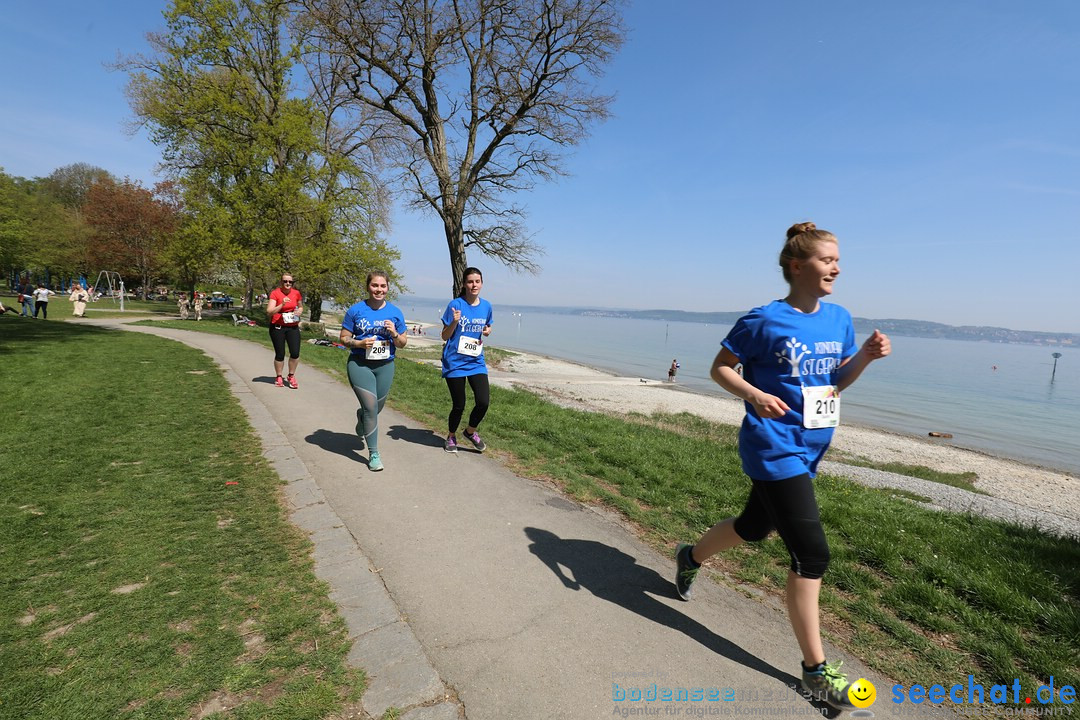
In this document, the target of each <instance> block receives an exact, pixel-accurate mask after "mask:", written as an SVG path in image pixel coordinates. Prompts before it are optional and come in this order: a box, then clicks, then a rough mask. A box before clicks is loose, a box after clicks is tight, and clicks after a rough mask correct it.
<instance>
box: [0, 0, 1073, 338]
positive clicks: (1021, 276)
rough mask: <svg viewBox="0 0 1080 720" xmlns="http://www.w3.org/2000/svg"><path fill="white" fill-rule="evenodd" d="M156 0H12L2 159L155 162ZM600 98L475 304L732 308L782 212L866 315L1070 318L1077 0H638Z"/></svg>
mask: <svg viewBox="0 0 1080 720" xmlns="http://www.w3.org/2000/svg"><path fill="white" fill-rule="evenodd" d="M164 6H165V4H164V2H161V1H160V0H137V1H136V0H117V1H115V2H108V3H100V4H97V3H84V2H79V3H76V2H49V1H48V0H46V1H45V2H39V3H10V4H9V6H8V8H7V9H6V10H5V11H4V12H3V13H2V14H0V62H2V67H3V68H4V81H3V102H2V104H0V166H2V167H3V168H4V170H5V171H6V172H8V173H10V174H13V175H20V176H23V177H36V176H41V175H47V174H48V173H50V172H51V171H52V170H53V169H55V168H56V167H59V166H62V165H67V164H70V163H74V162H88V163H92V164H95V165H100V166H102V167H104V168H106V169H107V170H109V171H111V172H113V173H114V174H117V175H121V176H123V175H127V176H130V177H132V178H137V179H140V180H142V181H144V182H145V183H146V184H151V183H152V182H154V181H155V180H156V179H157V178H156V176H155V175H154V166H155V163H156V162H157V158H158V153H157V150H156V148H154V147H153V146H152V145H150V144H149V142H148V141H147V140H146V137H145V133H142V134H137V135H135V136H134V137H131V136H128V135H126V134H125V133H124V124H125V122H129V121H130V117H131V116H130V111H129V109H128V105H127V102H126V100H125V98H124V95H123V86H124V82H125V77H124V76H123V74H122V73H117V72H111V71H109V70H108V69H107V68H106V67H105V64H106V63H108V62H111V61H113V60H114V59H115V58H116V56H117V54H118V53H134V52H140V51H144V50H145V49H146V43H145V39H144V35H145V33H146V32H147V31H149V30H158V29H161V28H162V26H163V23H162V21H161V14H160V13H161V9H162V8H163V7H164ZM626 19H627V25H628V27H629V29H630V35H629V38H628V42H627V44H626V46H625V48H624V50H623V51H622V53H621V54H620V55H619V56H618V58H617V59H616V60H615V62H614V64H613V65H612V66H611V68H610V70H609V72H608V74H607V75H606V76H605V78H604V79H603V81H602V85H603V87H604V89H605V90H607V91H611V92H614V93H616V94H617V96H618V99H617V101H616V103H615V105H614V107H613V110H614V113H615V117H613V118H612V119H611V120H609V121H608V122H606V123H604V124H602V125H599V126H596V127H595V128H594V129H593V134H592V136H591V138H590V139H589V140H588V141H587V142H586V143H584V144H583V145H582V146H580V147H578V148H577V149H576V150H575V151H574V152H573V154H572V156H571V158H570V160H569V162H568V163H567V170H568V171H569V173H570V176H569V177H567V178H564V179H561V180H559V181H557V182H555V183H552V184H548V185H542V186H539V187H538V188H537V189H536V190H535V191H533V192H531V193H528V194H527V195H524V196H522V197H521V198H520V200H521V201H522V203H523V204H524V205H525V206H526V207H527V208H528V210H529V218H528V224H529V228H530V230H531V231H532V232H533V233H534V234H535V240H536V241H537V242H538V243H539V244H541V245H543V246H544V247H545V248H546V250H547V254H546V256H545V257H544V258H542V261H541V262H542V265H543V272H542V273H541V274H540V275H538V276H529V275H516V274H513V273H510V272H509V271H506V270H504V269H501V268H500V267H499V266H497V265H496V264H495V263H494V262H492V261H489V260H486V259H485V258H483V257H481V256H478V255H472V256H470V258H469V260H470V262H471V263H472V264H475V265H478V266H480V267H481V268H482V269H483V270H484V274H485V280H486V287H485V296H486V297H488V298H489V299H490V300H492V301H493V302H495V303H496V304H498V303H500V302H502V303H518V304H538V305H586V304H587V305H598V306H605V307H625V308H672V309H683V310H745V309H747V308H750V307H752V306H754V305H759V304H762V303H764V302H767V301H769V300H771V299H773V298H775V297H779V296H782V295H783V294H784V292H785V289H786V286H785V285H784V283H783V281H782V279H781V276H780V271H779V268H778V267H777V266H776V256H777V253H778V252H779V249H780V245H781V243H782V240H783V233H784V230H785V229H786V228H787V227H788V225H790V224H791V223H793V222H797V221H801V220H813V221H814V222H816V223H817V224H818V226H819V227H822V228H826V229H829V230H832V231H833V232H834V233H836V235H837V236H838V237H839V238H840V248H841V267H842V270H843V272H842V275H841V278H840V281H839V283H838V288H837V292H836V293H835V295H834V296H833V299H834V300H835V301H837V302H840V303H841V304H843V305H845V306H847V307H848V308H849V309H850V310H851V311H852V313H853V314H855V315H859V316H863V317H881V318H886V317H888V318H914V319H925V320H937V321H940V322H946V323H950V324H957V325H998V326H1004V327H1011V328H1017V329H1031V330H1050V331H1065V332H1080V313H1078V312H1077V304H1078V303H1077V300H1076V297H1075V293H1074V291H1070V290H1068V289H1067V288H1068V287H1070V286H1073V287H1075V286H1076V285H1077V279H1076V267H1077V266H1078V265H1080V247H1078V242H1080V232H1078V230H1080V3H1076V2H1073V1H1072V0H1060V1H1050V0H1033V1H1032V2H1023V3H1020V2H1013V1H1010V2H1000V1H998V0H948V1H947V2H941V1H940V0H912V1H910V2H904V3H871V2H865V1H863V0H847V1H845V2H831V1H827V2H820V3H808V2H804V1H803V0H782V1H781V0H776V1H767V2H746V1H743V2H728V1H724V0H695V1H693V2H690V1H685V2H684V1H680V0H672V1H671V2H660V1H659V0H655V1H654V0H638V1H637V3H636V4H634V5H633V6H631V7H630V8H629V9H628V11H627V15H626ZM390 239H391V241H392V242H394V243H395V244H396V245H397V246H398V247H399V248H400V249H401V251H402V254H403V258H402V262H401V269H402V270H403V271H404V273H405V279H406V282H407V283H408V285H409V287H410V290H411V291H412V292H413V293H414V294H418V295H425V296H435V297H440V296H444V295H448V293H449V288H450V276H449V262H448V260H447V253H446V246H445V241H444V240H443V235H442V231H441V226H440V224H439V223H438V222H437V221H436V220H435V219H434V218H431V217H425V216H422V215H415V214H409V213H407V212H404V211H398V212H396V213H395V217H394V224H393V228H392V230H391V232H390Z"/></svg>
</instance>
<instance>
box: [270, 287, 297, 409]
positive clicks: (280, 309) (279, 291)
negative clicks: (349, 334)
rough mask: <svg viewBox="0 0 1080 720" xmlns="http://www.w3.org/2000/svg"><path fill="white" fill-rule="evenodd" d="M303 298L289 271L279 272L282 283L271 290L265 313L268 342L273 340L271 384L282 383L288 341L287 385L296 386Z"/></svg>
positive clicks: (280, 385)
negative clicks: (281, 273)
mask: <svg viewBox="0 0 1080 720" xmlns="http://www.w3.org/2000/svg"><path fill="white" fill-rule="evenodd" d="M303 303H304V299H303V297H302V296H301V295H300V291H299V290H297V289H296V285H295V282H294V281H293V277H292V273H285V274H284V275H282V276H281V286H280V287H276V288H274V289H273V290H272V291H270V301H269V302H268V303H267V305H266V315H267V317H269V318H270V342H272V343H274V376H275V379H274V384H275V385H277V386H278V387H284V386H285V381H284V380H282V378H281V368H282V366H283V365H284V364H285V343H288V344H289V378H288V383H289V387H291V388H292V389H293V390H296V388H297V384H296V366H297V364H299V362H300V313H301V312H302V311H303Z"/></svg>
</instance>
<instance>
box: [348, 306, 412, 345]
mask: <svg viewBox="0 0 1080 720" xmlns="http://www.w3.org/2000/svg"><path fill="white" fill-rule="evenodd" d="M384 320H393V321H394V331H395V332H397V333H398V334H399V335H400V334H401V333H403V332H405V316H404V315H402V313H401V310H398V308H397V306H395V305H391V304H390V303H386V304H384V305H383V306H382V307H381V308H379V309H378V310H372V309H371V308H370V307H369V306H368V304H367V303H366V302H364V301H363V300H361V301H360V302H358V303H355V304H354V305H353V306H352V307H350V308H349V309H348V310H346V311H345V317H344V318H343V319H342V321H341V327H342V328H344V329H345V330H348V331H349V332H351V333H352V334H353V337H355V338H356V339H357V340H363V339H364V338H369V337H378V338H381V339H383V340H386V341H387V342H389V343H390V359H391V360H393V359H394V355H395V353H396V352H397V346H396V345H394V341H393V340H392V339H391V337H390V331H389V330H387V329H386V328H385V327H384V326H383V321H384ZM351 350H352V354H353V355H359V356H360V357H364V350H363V348H351Z"/></svg>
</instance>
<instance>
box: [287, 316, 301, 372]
mask: <svg viewBox="0 0 1080 720" xmlns="http://www.w3.org/2000/svg"><path fill="white" fill-rule="evenodd" d="M285 341H286V342H287V343H288V344H289V377H292V376H293V375H295V374H296V366H297V365H299V364H300V327H299V326H298V325H297V326H290V327H287V328H285Z"/></svg>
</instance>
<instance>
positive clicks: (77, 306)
mask: <svg viewBox="0 0 1080 720" xmlns="http://www.w3.org/2000/svg"><path fill="white" fill-rule="evenodd" d="M68 300H70V301H71V302H72V308H71V314H72V315H74V316H75V317H79V318H81V317H86V303H87V302H89V301H90V293H88V292H86V290H83V286H82V283H73V284H72V286H71V294H70V295H68Z"/></svg>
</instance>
